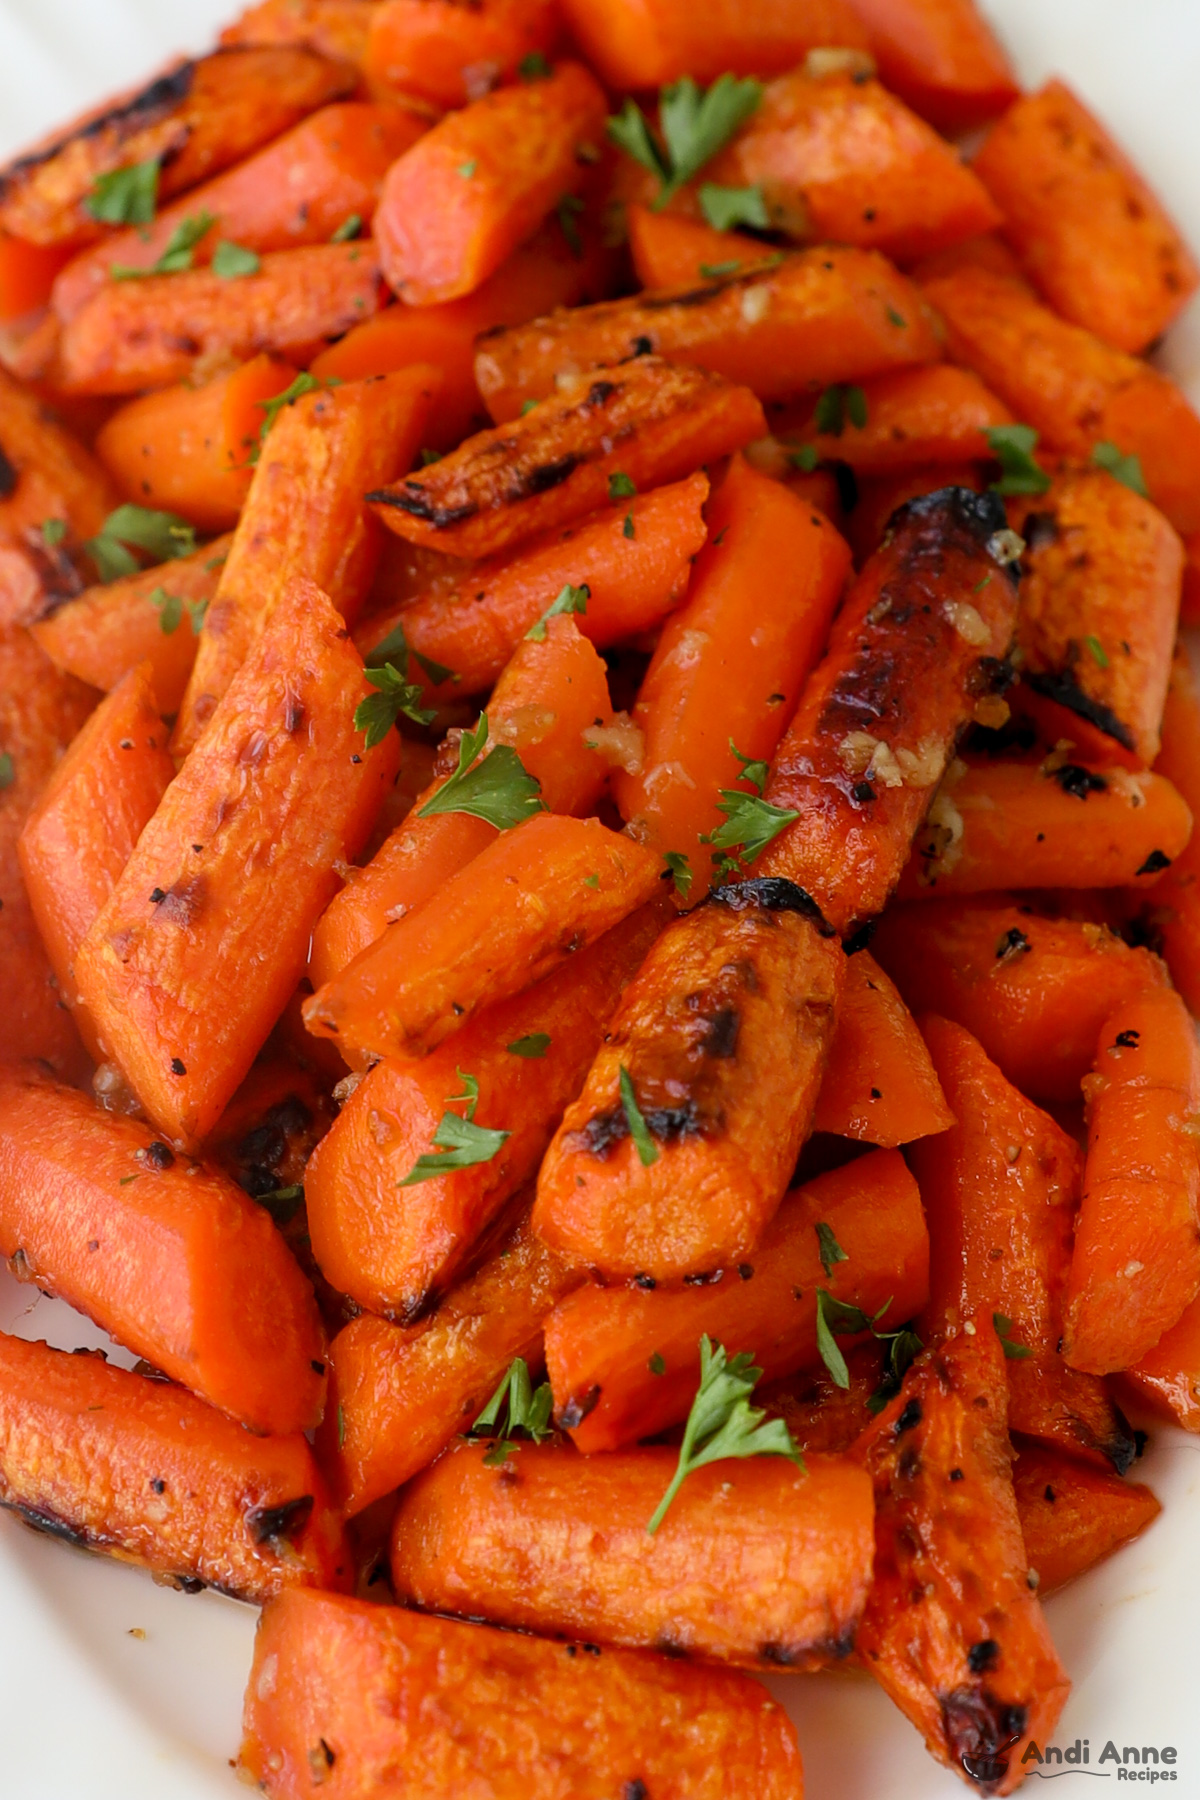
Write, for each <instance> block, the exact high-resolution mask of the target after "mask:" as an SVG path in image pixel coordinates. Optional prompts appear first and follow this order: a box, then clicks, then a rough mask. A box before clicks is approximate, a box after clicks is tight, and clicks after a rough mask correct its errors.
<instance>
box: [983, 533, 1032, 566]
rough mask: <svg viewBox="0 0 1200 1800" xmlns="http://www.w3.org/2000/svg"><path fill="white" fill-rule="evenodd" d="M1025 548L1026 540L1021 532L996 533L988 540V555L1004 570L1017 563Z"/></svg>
mask: <svg viewBox="0 0 1200 1800" xmlns="http://www.w3.org/2000/svg"><path fill="white" fill-rule="evenodd" d="M1024 548H1025V539H1024V538H1023V537H1022V536H1021V534H1020V532H1019V531H994V532H993V533H992V535H991V537H990V538H989V539H988V553H989V554H990V555H991V556H994V557H995V559H996V561H997V562H998V563H999V564H1000V565H1001V567H1002V568H1007V566H1008V564H1009V563H1015V562H1016V560H1017V558H1018V557H1019V556H1020V555H1021V552H1022V551H1023V550H1024Z"/></svg>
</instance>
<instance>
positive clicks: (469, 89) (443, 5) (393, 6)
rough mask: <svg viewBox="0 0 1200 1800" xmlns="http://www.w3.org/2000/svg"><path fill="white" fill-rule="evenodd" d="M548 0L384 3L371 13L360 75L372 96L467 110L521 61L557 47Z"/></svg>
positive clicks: (387, 0)
mask: <svg viewBox="0 0 1200 1800" xmlns="http://www.w3.org/2000/svg"><path fill="white" fill-rule="evenodd" d="M557 35H558V19H557V16H556V8H555V6H554V5H553V0H532V4H530V3H529V0H482V3H481V4H480V5H479V6H477V7H473V8H472V10H471V11H470V13H466V12H464V11H463V9H462V7H461V6H458V5H456V4H455V0H432V4H429V0H382V4H381V5H379V6H376V7H375V8H374V9H373V14H372V18H371V27H370V31H369V33H368V35H367V44H366V50H365V54H364V56H363V74H364V76H365V78H366V80H367V81H368V83H369V84H370V85H371V86H372V88H373V89H375V90H376V91H379V90H381V89H382V90H388V91H394V92H395V93H396V95H397V97H398V98H400V99H403V98H404V96H405V95H406V94H419V95H420V96H421V98H422V99H423V100H428V101H429V102H430V103H431V104H432V105H434V106H446V107H454V106H465V105H466V104H467V102H468V101H471V100H479V99H481V98H482V96H483V95H484V94H486V93H487V92H488V89H489V88H492V87H495V86H497V85H498V84H499V83H500V82H503V81H512V79H513V78H514V76H515V75H516V74H517V72H518V70H519V69H520V66H521V64H522V62H523V61H524V60H525V58H526V57H529V56H533V55H534V54H535V53H538V52H543V53H544V52H546V51H549V50H552V49H553V47H554V41H555V38H556V37H557Z"/></svg>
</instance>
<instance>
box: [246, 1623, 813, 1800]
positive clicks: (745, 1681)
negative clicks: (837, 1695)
mask: <svg viewBox="0 0 1200 1800" xmlns="http://www.w3.org/2000/svg"><path fill="white" fill-rule="evenodd" d="M578 1649H579V1646H578V1645H576V1644H554V1643H548V1642H546V1641H545V1640H543V1639H538V1638H533V1637H525V1636H522V1635H520V1634H518V1633H515V1632H503V1633H500V1634H497V1633H496V1632H494V1631H487V1630H485V1629H483V1628H481V1627H480V1626H478V1625H467V1624H461V1623H459V1622H458V1621H456V1620H452V1619H435V1618H423V1617H421V1616H420V1615H419V1614H417V1613H414V1612H409V1611H407V1610H406V1609H404V1608H402V1607H398V1606H376V1605H373V1604H372V1603H370V1602H369V1601H362V1600H346V1599H342V1598H341V1597H340V1596H335V1595H332V1594H321V1595H317V1594H307V1593H304V1594H302V1593H301V1591H300V1590H299V1589H294V1590H291V1591H290V1592H289V1593H288V1594H286V1595H280V1596H279V1597H278V1598H277V1599H276V1600H273V1601H272V1602H271V1604H270V1606H269V1607H268V1609H267V1611H266V1612H265V1613H264V1615H263V1623H262V1626H261V1628H260V1630H259V1633H258V1637H257V1639H256V1641H255V1655H254V1666H253V1667H252V1669H251V1671H250V1683H249V1686H248V1688H247V1690H246V1708H245V1714H244V1717H243V1732H244V1736H243V1740H242V1749H241V1755H240V1758H239V1766H240V1768H241V1769H242V1770H243V1771H245V1773H246V1775H247V1776H248V1777H249V1778H250V1779H251V1780H253V1781H257V1782H258V1783H259V1785H260V1786H261V1787H262V1788H264V1789H265V1791H266V1792H267V1793H268V1794H269V1795H270V1796H271V1797H272V1800H301V1796H303V1800H308V1796H309V1794H310V1793H311V1791H312V1786H313V1773H312V1771H313V1769H314V1767H315V1768H319V1769H323V1770H332V1769H333V1768H334V1767H335V1766H336V1768H337V1776H336V1780H337V1784H338V1787H339V1788H340V1789H341V1792H342V1794H344V1795H345V1796H346V1800H366V1796H367V1795H369V1794H373V1793H380V1792H382V1791H383V1790H384V1788H385V1787H386V1785H387V1783H388V1782H389V1780H391V1781H392V1784H393V1785H395V1783H394V1779H393V1776H392V1771H394V1770H397V1769H404V1770H406V1771H407V1770H410V1769H411V1770H413V1771H419V1773H418V1774H416V1776H415V1780H416V1785H415V1786H414V1784H413V1781H411V1780H410V1779H409V1776H408V1774H407V1773H406V1774H405V1775H404V1776H403V1777H402V1779H403V1780H404V1782H405V1783H406V1784H407V1785H408V1786H409V1788H410V1791H411V1792H412V1793H414V1794H417V1793H420V1792H421V1791H422V1790H424V1792H425V1793H426V1794H429V1795H432V1794H438V1793H443V1794H452V1793H455V1792H456V1791H457V1792H466V1791H467V1789H468V1787H469V1786H470V1784H472V1783H474V1785H475V1786H476V1787H477V1788H478V1789H479V1791H480V1793H481V1794H484V1793H486V1794H487V1796H488V1800H556V1797H557V1795H559V1794H562V1793H570V1794H571V1795H573V1796H577V1797H578V1800H607V1796H608V1795H610V1794H619V1793H622V1792H628V1791H629V1790H633V1791H634V1792H636V1791H637V1790H638V1789H639V1788H641V1789H643V1790H644V1791H645V1792H646V1793H647V1794H662V1795H663V1796H664V1800H674V1796H676V1795H682V1794H684V1793H687V1794H688V1795H689V1796H690V1797H691V1800H718V1797H719V1800H794V1796H795V1795H796V1794H798V1793H799V1792H800V1789H801V1787H802V1785H803V1778H802V1775H801V1770H800V1752H799V1750H798V1749H797V1748H796V1740H795V1734H794V1731H793V1727H792V1725H791V1723H790V1721H789V1720H788V1718H787V1715H786V1714H785V1713H784V1711H783V1708H782V1707H781V1706H780V1705H779V1704H778V1702H776V1701H774V1700H772V1699H771V1698H770V1697H769V1696H768V1695H767V1694H766V1693H765V1691H764V1690H763V1689H762V1687H761V1686H760V1685H759V1684H758V1683H757V1682H755V1681H753V1680H752V1679H751V1678H750V1677H749V1676H746V1675H742V1674H739V1673H737V1672H735V1671H733V1670H725V1669H693V1668H686V1667H684V1666H682V1665H681V1664H680V1663H678V1662H673V1661H672V1660H671V1659H670V1658H668V1657H665V1656H655V1655H653V1654H651V1653H650V1652H647V1651H630V1650H606V1651H605V1652H604V1654H603V1656H601V1657H600V1658H599V1659H597V1658H596V1657H595V1656H590V1655H589V1656H581V1655H579V1654H578ZM265 1670H269V1671H270V1676H269V1678H264V1671H265ZM448 1693H450V1694H453V1695H454V1696H455V1699H454V1707H453V1713H452V1714H451V1713H450V1712H448V1711H447V1708H446V1704H445V1696H446V1695H447V1694H448ZM435 1696H436V1697H437V1698H436V1699H435ZM501 1718H502V1719H503V1720H504V1721H505V1730H504V1748H503V1750H502V1751H500V1750H498V1748H497V1735H496V1732H497V1719H501ZM327 1750H328V1755H327V1754H326V1751H327ZM314 1757H315V1758H316V1759H317V1760H316V1761H315V1762H314V1761H313V1758H314ZM329 1757H332V1758H333V1759H334V1760H333V1761H330V1760H329ZM481 1769H486V1771H487V1773H486V1774H485V1775H484V1776H482V1778H481V1777H480V1775H479V1771H480V1770H481ZM323 1778H324V1777H323V1776H322V1779H323ZM481 1779H482V1782H483V1785H482V1786H481V1785H480V1783H481Z"/></svg>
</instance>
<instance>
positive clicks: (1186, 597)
mask: <svg viewBox="0 0 1200 1800" xmlns="http://www.w3.org/2000/svg"><path fill="white" fill-rule="evenodd" d="M1183 555H1184V563H1183V593H1182V595H1181V596H1180V602H1179V623H1180V624H1181V625H1200V531H1194V532H1193V533H1192V534H1191V536H1190V537H1185V538H1184V540H1183Z"/></svg>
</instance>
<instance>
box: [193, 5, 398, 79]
mask: <svg viewBox="0 0 1200 1800" xmlns="http://www.w3.org/2000/svg"><path fill="white" fill-rule="evenodd" d="M374 11H375V0H259V4H258V5H256V6H255V5H252V6H248V7H247V8H246V10H245V11H244V12H243V13H240V14H239V15H238V17H237V18H236V19H235V20H234V21H233V23H232V25H226V26H225V28H224V29H223V31H222V32H221V36H220V40H219V41H220V43H221V44H222V46H224V45H227V44H305V45H307V46H308V48H309V49H310V50H318V51H320V53H321V55H322V56H330V57H333V58H335V59H336V60H337V61H339V62H345V63H355V64H361V62H362V60H363V57H364V56H365V55H366V53H367V37H368V34H369V32H370V29H371V18H372V15H373V13H374Z"/></svg>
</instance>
